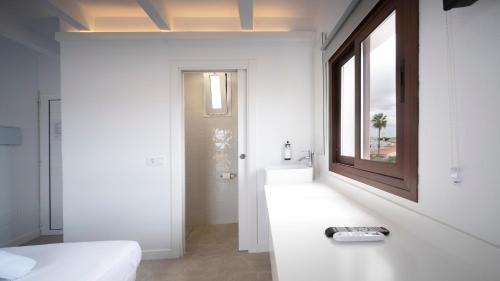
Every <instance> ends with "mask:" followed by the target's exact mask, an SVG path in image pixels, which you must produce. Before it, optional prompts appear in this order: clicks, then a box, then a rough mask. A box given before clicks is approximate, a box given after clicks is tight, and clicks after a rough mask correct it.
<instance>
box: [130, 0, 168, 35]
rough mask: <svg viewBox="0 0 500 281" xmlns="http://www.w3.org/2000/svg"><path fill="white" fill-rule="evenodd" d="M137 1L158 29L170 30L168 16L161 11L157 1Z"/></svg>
mask: <svg viewBox="0 0 500 281" xmlns="http://www.w3.org/2000/svg"><path fill="white" fill-rule="evenodd" d="M137 3H138V4H139V6H141V7H142V9H143V10H144V12H146V14H147V15H148V16H149V18H150V19H151V20H152V21H153V22H154V23H155V24H156V26H157V27H158V28H159V29H160V30H170V24H169V23H168V17H167V15H166V14H165V13H164V12H162V9H161V7H160V6H159V5H158V2H155V1H154V0H137Z"/></svg>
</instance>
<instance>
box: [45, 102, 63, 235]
mask: <svg viewBox="0 0 500 281" xmlns="http://www.w3.org/2000/svg"><path fill="white" fill-rule="evenodd" d="M61 125H62V122H61V100H60V99H59V98H51V97H42V98H41V100H40V183H41V184H40V205H41V221H42V234H43V235H50V234H61V233H62V229H63V209H62V208H63V201H62V195H63V185H62V153H61V141H62V138H61V136H62V126H61Z"/></svg>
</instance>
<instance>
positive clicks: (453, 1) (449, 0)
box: [443, 0, 477, 11]
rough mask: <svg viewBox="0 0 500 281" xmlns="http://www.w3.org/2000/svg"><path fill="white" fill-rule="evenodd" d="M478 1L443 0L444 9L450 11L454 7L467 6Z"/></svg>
mask: <svg viewBox="0 0 500 281" xmlns="http://www.w3.org/2000/svg"><path fill="white" fill-rule="evenodd" d="M476 2H477V0H443V9H444V10H445V11H448V10H451V9H453V8H461V7H467V6H470V5H472V4H474V3H476Z"/></svg>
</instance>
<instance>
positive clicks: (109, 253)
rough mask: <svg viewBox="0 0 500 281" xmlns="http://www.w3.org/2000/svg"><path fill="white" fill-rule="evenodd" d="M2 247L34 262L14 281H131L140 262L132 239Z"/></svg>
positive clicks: (139, 255) (135, 244)
mask: <svg viewBox="0 0 500 281" xmlns="http://www.w3.org/2000/svg"><path fill="white" fill-rule="evenodd" d="M2 250H4V251H7V252H10V253H13V254H18V255H22V256H26V257H30V258H32V259H34V260H36V262H37V264H36V266H35V267H34V268H33V270H32V271H31V272H30V273H29V274H28V275H26V276H24V277H22V278H21V279H16V281H59V280H60V281H68V280H71V281H133V280H135V273H136V270H137V267H138V266H139V263H140V261H141V248H140V247H139V244H137V242H134V241H102V242H82V243H61V244H49V245H39V246H24V247H13V248H3V249H2ZM0 280H1V279H0Z"/></svg>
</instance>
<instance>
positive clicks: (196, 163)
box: [183, 71, 244, 255]
mask: <svg viewBox="0 0 500 281" xmlns="http://www.w3.org/2000/svg"><path fill="white" fill-rule="evenodd" d="M183 89H184V105H185V110H184V112H185V113H184V118H185V119H184V124H185V177H186V178H185V200H186V202H185V221H186V229H185V235H186V237H185V241H186V247H185V254H186V255H198V254H207V253H215V254H216V253H217V252H219V251H220V252H221V254H222V252H223V251H227V252H228V253H229V252H237V251H238V249H239V245H238V244H239V243H238V236H239V235H238V229H239V227H238V223H239V220H238V170H239V167H238V162H239V160H240V158H239V153H238V143H239V142H238V137H239V135H238V118H239V112H238V73H237V71H217V72H193V71H189V72H187V71H186V72H183ZM242 158H244V156H242Z"/></svg>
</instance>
